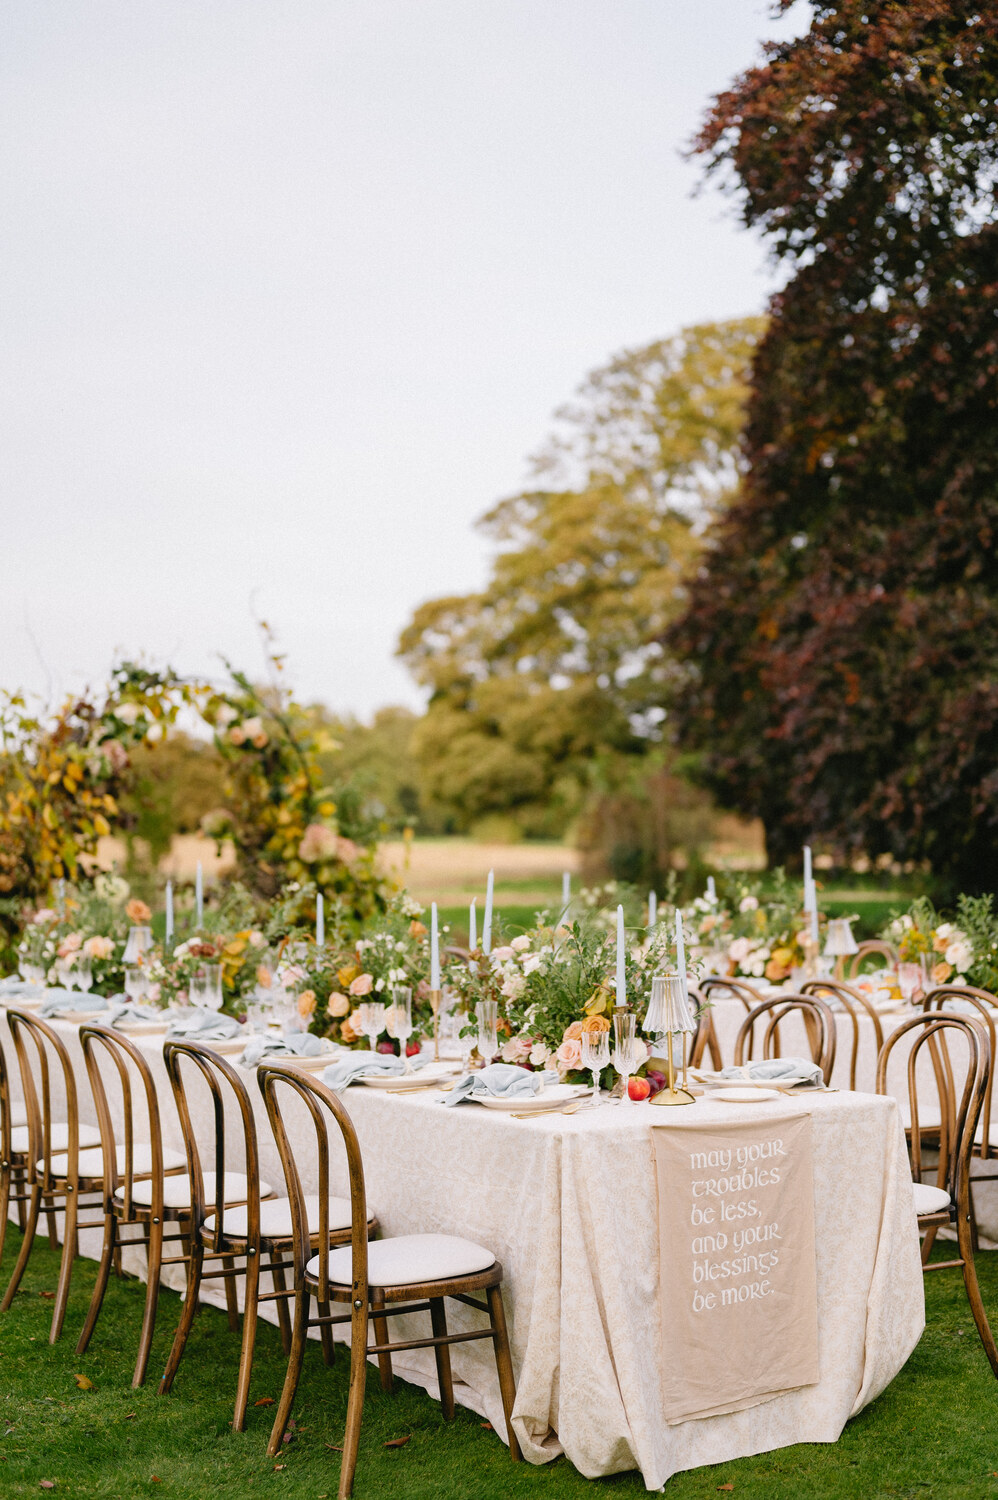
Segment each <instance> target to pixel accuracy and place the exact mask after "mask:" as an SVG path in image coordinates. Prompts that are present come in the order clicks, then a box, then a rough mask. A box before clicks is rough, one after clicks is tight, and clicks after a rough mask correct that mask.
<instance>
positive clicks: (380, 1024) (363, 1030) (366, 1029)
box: [352, 1000, 385, 1052]
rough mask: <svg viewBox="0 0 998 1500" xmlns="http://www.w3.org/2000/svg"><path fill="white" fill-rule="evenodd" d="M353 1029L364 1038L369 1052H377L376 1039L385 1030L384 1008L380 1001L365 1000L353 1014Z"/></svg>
mask: <svg viewBox="0 0 998 1500" xmlns="http://www.w3.org/2000/svg"><path fill="white" fill-rule="evenodd" d="M352 1024H353V1027H354V1030H355V1031H359V1032H360V1034H361V1036H366V1037H367V1040H368V1042H369V1043H370V1047H371V1051H372V1052H377V1050H378V1037H379V1036H380V1035H381V1033H382V1032H383V1031H384V1029H385V1007H384V1005H383V1004H382V1002H381V1001H380V1000H365V1001H364V1002H363V1003H362V1004H361V1005H358V1006H357V1009H356V1010H355V1011H354V1013H353V1023H352Z"/></svg>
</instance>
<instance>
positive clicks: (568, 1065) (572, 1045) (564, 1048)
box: [555, 1036, 582, 1073]
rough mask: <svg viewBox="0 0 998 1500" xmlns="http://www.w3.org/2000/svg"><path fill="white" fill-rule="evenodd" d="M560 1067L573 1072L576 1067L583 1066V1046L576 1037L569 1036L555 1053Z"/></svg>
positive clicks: (567, 1071)
mask: <svg viewBox="0 0 998 1500" xmlns="http://www.w3.org/2000/svg"><path fill="white" fill-rule="evenodd" d="M555 1058H556V1060H557V1062H558V1065H559V1067H561V1068H564V1070H565V1072H566V1073H571V1072H572V1071H573V1069H575V1068H581V1066H582V1046H581V1044H580V1043H579V1042H578V1041H577V1040H576V1038H575V1037H574V1036H573V1037H569V1038H567V1040H566V1041H564V1042H562V1044H561V1046H560V1047H559V1048H558V1050H557V1052H556V1053H555Z"/></svg>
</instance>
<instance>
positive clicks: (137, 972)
mask: <svg viewBox="0 0 998 1500" xmlns="http://www.w3.org/2000/svg"><path fill="white" fill-rule="evenodd" d="M148 989H149V981H148V979H147V978H146V975H145V971H144V970H143V969H141V968H139V966H138V965H137V964H136V965H134V966H132V967H129V968H127V969H126V970H125V999H126V1000H129V1001H130V1002H131V1003H132V1004H133V1005H139V1004H140V1003H141V1002H142V1001H143V1000H144V999H145V997H146V994H147V993H148Z"/></svg>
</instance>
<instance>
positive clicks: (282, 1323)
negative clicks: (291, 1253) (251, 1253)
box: [270, 1255, 291, 1358]
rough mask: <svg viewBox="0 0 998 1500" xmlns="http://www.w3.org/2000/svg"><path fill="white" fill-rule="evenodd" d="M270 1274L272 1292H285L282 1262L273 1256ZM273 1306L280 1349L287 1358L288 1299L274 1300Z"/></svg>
mask: <svg viewBox="0 0 998 1500" xmlns="http://www.w3.org/2000/svg"><path fill="white" fill-rule="evenodd" d="M270 1274H271V1277H272V1279H273V1282H274V1291H275V1292H285V1291H287V1286H288V1284H287V1281H286V1280H285V1278H284V1262H283V1261H282V1260H279V1259H277V1258H276V1257H275V1256H273V1255H272V1256H271V1257H270ZM274 1306H275V1307H276V1308H277V1326H278V1327H279V1328H280V1330H281V1348H282V1349H283V1350H284V1356H285V1358H287V1356H288V1355H289V1354H290V1353H291V1314H290V1313H289V1312H288V1298H287V1297H277V1298H275V1300H274Z"/></svg>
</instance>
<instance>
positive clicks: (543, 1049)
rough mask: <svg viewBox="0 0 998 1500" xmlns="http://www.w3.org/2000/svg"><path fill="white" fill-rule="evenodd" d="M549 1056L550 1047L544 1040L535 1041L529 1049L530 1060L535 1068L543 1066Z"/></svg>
mask: <svg viewBox="0 0 998 1500" xmlns="http://www.w3.org/2000/svg"><path fill="white" fill-rule="evenodd" d="M550 1056H551V1049H550V1047H548V1046H547V1045H546V1044H545V1043H544V1042H535V1043H534V1045H533V1047H531V1049H530V1062H531V1065H532V1066H533V1067H535V1068H543V1067H544V1065H545V1063H546V1062H547V1060H548V1058H549V1057H550Z"/></svg>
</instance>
